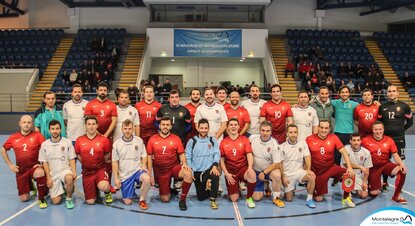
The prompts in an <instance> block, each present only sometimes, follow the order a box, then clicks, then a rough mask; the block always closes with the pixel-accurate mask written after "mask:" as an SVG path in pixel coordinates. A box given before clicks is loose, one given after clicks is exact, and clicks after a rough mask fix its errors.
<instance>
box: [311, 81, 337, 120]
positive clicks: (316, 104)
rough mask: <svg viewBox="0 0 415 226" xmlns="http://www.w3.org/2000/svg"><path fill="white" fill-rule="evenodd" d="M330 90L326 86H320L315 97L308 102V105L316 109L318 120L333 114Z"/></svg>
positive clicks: (329, 117)
mask: <svg viewBox="0 0 415 226" xmlns="http://www.w3.org/2000/svg"><path fill="white" fill-rule="evenodd" d="M329 96H330V91H329V88H328V87H327V86H321V87H320V90H319V91H318V95H317V97H316V98H315V99H314V100H313V101H312V103H310V106H311V107H313V108H314V109H316V112H317V117H318V120H319V121H321V120H328V121H329V122H330V123H331V119H332V117H333V115H334V108H333V105H332V104H331V102H330V98H329Z"/></svg>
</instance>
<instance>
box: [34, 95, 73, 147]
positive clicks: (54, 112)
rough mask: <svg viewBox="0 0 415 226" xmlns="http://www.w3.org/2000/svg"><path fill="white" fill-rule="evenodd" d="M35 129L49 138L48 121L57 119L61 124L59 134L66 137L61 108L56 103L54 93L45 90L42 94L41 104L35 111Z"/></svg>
mask: <svg viewBox="0 0 415 226" xmlns="http://www.w3.org/2000/svg"><path fill="white" fill-rule="evenodd" d="M34 118H35V131H37V132H40V133H42V135H43V136H44V137H45V138H46V139H49V138H50V133H49V123H50V121H52V120H53V119H55V120H58V121H59V122H60V123H61V125H62V131H61V136H62V137H66V129H65V128H64V120H63V117H62V109H61V108H60V107H59V106H57V105H56V94H55V93H54V92H52V91H47V92H45V93H44V94H43V103H42V106H41V107H40V108H39V109H37V110H36V112H35V117H34Z"/></svg>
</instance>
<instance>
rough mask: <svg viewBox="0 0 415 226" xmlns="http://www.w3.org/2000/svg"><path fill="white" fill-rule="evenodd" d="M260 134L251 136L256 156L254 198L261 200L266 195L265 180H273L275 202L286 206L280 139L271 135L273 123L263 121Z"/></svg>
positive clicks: (280, 205)
mask: <svg viewBox="0 0 415 226" xmlns="http://www.w3.org/2000/svg"><path fill="white" fill-rule="evenodd" d="M259 132H260V134H254V135H252V136H250V137H249V140H250V141H251V145H252V154H253V156H254V170H255V173H256V179H257V182H256V186H255V191H254V194H253V196H252V197H253V199H254V200H255V201H259V200H261V199H262V197H263V196H264V184H265V181H269V180H270V179H271V180H272V191H273V193H272V194H273V203H274V204H275V205H277V206H278V207H285V203H284V202H283V201H282V200H281V198H280V196H281V183H282V181H281V170H282V169H281V151H280V149H279V147H278V141H277V140H275V139H274V138H272V137H271V133H272V124H271V123H270V122H269V121H263V122H261V124H260V127H259Z"/></svg>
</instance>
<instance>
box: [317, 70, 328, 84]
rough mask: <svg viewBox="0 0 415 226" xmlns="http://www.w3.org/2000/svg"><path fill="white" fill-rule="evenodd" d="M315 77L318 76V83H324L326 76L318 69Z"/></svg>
mask: <svg viewBox="0 0 415 226" xmlns="http://www.w3.org/2000/svg"><path fill="white" fill-rule="evenodd" d="M317 78H318V82H319V85H324V84H326V81H327V76H326V74H325V73H324V72H322V71H318V72H317Z"/></svg>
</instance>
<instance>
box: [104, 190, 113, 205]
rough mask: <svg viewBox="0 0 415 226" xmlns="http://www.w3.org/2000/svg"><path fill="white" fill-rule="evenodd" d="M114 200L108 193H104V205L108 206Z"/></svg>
mask: <svg viewBox="0 0 415 226" xmlns="http://www.w3.org/2000/svg"><path fill="white" fill-rule="evenodd" d="M113 201H114V200H113V199H112V195H111V193H110V192H108V193H105V203H107V204H109V203H112V202H113Z"/></svg>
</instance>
